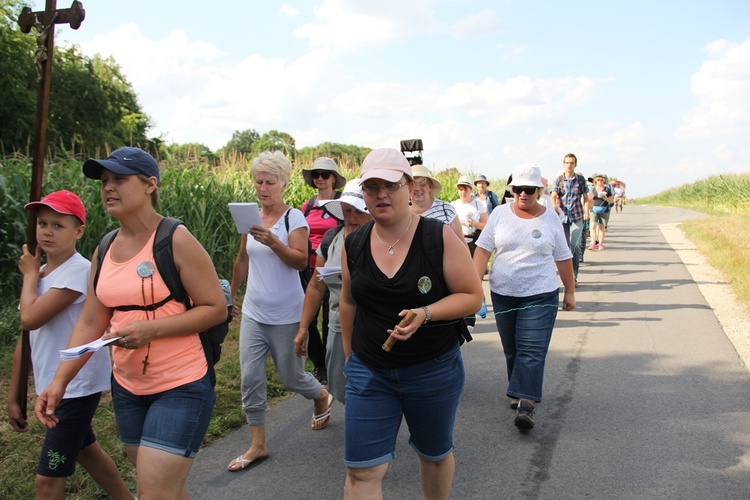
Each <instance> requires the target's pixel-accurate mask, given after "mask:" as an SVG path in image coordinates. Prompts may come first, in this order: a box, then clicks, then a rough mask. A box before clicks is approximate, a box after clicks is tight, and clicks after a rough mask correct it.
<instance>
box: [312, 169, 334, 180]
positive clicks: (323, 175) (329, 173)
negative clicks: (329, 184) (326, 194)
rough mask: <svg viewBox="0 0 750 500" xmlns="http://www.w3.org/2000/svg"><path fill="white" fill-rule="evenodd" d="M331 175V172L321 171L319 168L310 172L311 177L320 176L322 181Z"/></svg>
mask: <svg viewBox="0 0 750 500" xmlns="http://www.w3.org/2000/svg"><path fill="white" fill-rule="evenodd" d="M331 175H333V174H331V172H326V171H322V172H321V171H320V170H314V171H313V173H312V178H313V179H319V178H322V179H323V180H324V181H327V180H328V179H329V178H330V177H331Z"/></svg>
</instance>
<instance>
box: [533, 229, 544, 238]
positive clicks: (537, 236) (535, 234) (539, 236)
mask: <svg viewBox="0 0 750 500" xmlns="http://www.w3.org/2000/svg"><path fill="white" fill-rule="evenodd" d="M531 236H532V237H534V238H541V237H542V232H541V231H540V230H538V229H534V230H533V231H531Z"/></svg>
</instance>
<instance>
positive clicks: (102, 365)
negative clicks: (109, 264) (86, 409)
mask: <svg viewBox="0 0 750 500" xmlns="http://www.w3.org/2000/svg"><path fill="white" fill-rule="evenodd" d="M42 269H44V266H42ZM90 272H91V262H89V261H88V260H87V259H85V258H84V257H83V256H82V255H81V254H79V253H75V254H74V255H73V256H72V257H70V258H69V259H68V260H66V261H65V262H64V263H63V264H62V265H61V266H60V267H58V268H57V269H55V270H54V271H52V272H51V273H49V274H48V275H47V276H45V277H43V278H41V279H40V280H39V283H38V284H37V294H38V295H39V296H40V297H41V296H42V295H43V294H45V293H47V292H48V291H49V290H50V289H51V288H58V289H65V288H67V289H68V290H73V291H75V292H80V293H81V295H80V296H79V297H78V298H77V299H76V300H75V302H73V303H72V304H71V305H69V306H68V307H66V308H65V309H63V310H62V311H61V312H60V313H59V314H58V315H57V316H55V317H54V318H52V319H51V320H49V321H48V322H47V323H46V324H45V325H44V326H42V327H41V328H39V329H38V330H32V331H30V332H29V339H30V342H31V362H32V363H33V365H34V386H35V389H36V393H37V394H41V393H42V391H43V390H44V389H45V388H46V387H47V386H48V385H49V384H50V382H52V379H53V378H54V377H55V372H56V371H57V367H58V366H59V365H60V350H61V349H65V348H67V347H68V340H70V334H71V333H72V331H73V327H74V326H75V324H76V321H78V317H79V316H80V315H81V311H82V310H83V303H84V301H85V300H86V292H87V291H88V286H89V274H90ZM103 333H104V332H102V334H103ZM111 374H112V363H111V361H110V358H109V349H100V350H99V351H97V352H95V353H94V354H93V355H92V356H91V358H90V359H89V360H88V361H87V362H86V364H85V365H83V368H81V370H80V371H79V372H78V374H77V375H76V376H75V378H74V379H73V380H71V381H70V383H69V384H68V387H67V388H66V390H65V396H64V399H68V398H80V397H83V396H89V395H91V394H95V393H97V392H102V391H106V390H107V389H109V388H110V376H111Z"/></svg>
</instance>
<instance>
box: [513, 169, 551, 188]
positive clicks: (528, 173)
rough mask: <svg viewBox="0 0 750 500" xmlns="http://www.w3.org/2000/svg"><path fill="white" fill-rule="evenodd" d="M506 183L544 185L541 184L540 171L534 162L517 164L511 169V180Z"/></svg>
mask: <svg viewBox="0 0 750 500" xmlns="http://www.w3.org/2000/svg"><path fill="white" fill-rule="evenodd" d="M508 185H509V186H534V187H539V188H540V187H544V184H542V171H541V169H540V168H539V167H538V166H537V165H536V163H523V164H521V165H518V166H517V167H516V168H514V169H513V180H512V181H510V183H509V184H508Z"/></svg>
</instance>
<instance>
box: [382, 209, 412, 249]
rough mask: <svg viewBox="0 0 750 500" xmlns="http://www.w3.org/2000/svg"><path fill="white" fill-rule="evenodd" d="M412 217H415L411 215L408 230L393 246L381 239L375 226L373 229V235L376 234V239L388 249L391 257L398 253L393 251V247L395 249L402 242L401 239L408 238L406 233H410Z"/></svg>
mask: <svg viewBox="0 0 750 500" xmlns="http://www.w3.org/2000/svg"><path fill="white" fill-rule="evenodd" d="M412 217H413V216H412V214H409V223H408V224H407V225H406V229H405V230H404V232H403V233H401V237H400V238H399V239H397V240H396V242H395V243H394V244H393V245H389V244H388V243H386V242H385V241H383V240H382V239H380V236H379V235H378V230H377V229H376V228H375V226H373V227H372V232H373V233H375V237H376V238H377V239H378V241H379V242H380V243H382V244H383V246H385V247H386V248H388V253H389V254H390V255H393V254H395V253H396V252H395V251H394V250H393V247H395V246H396V245H398V242H399V241H401V239H402V238H403V237H404V236H406V233H407V232H409V228H410V227H411V219H412Z"/></svg>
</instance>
